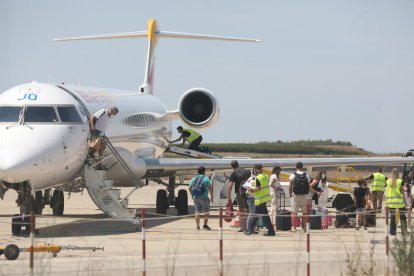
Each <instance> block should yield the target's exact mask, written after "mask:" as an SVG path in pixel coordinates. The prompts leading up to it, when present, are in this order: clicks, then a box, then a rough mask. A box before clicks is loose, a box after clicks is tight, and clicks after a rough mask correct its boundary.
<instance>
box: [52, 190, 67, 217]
mask: <svg viewBox="0 0 414 276" xmlns="http://www.w3.org/2000/svg"><path fill="white" fill-rule="evenodd" d="M50 206H51V207H52V210H53V215H54V216H62V215H63V210H64V209H65V198H64V194H63V192H62V191H59V190H54V191H53V195H52V199H51V202H50Z"/></svg>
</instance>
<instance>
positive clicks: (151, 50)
mask: <svg viewBox="0 0 414 276" xmlns="http://www.w3.org/2000/svg"><path fill="white" fill-rule="evenodd" d="M158 33H159V28H158V23H157V20H155V19H150V20H148V32H147V36H148V49H147V62H146V64H145V76H144V82H143V84H142V85H141V87H140V88H139V92H140V93H146V94H151V95H152V94H153V92H154V90H153V89H154V87H153V85H154V63H155V47H156V45H157V40H158V35H157V34H158Z"/></svg>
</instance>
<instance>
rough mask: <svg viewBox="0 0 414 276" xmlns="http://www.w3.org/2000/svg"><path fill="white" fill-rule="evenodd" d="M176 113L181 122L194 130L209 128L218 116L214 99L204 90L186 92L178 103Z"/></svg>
mask: <svg viewBox="0 0 414 276" xmlns="http://www.w3.org/2000/svg"><path fill="white" fill-rule="evenodd" d="M178 111H179V116H180V118H181V120H183V121H184V122H185V123H186V124H188V125H190V126H192V127H195V128H205V127H208V126H210V125H211V124H213V123H215V122H216V121H217V120H218V118H219V114H220V108H219V104H218V102H217V100H216V98H215V97H214V96H213V94H211V92H210V91H208V90H207V89H204V88H192V89H189V90H187V91H186V92H185V93H184V94H183V95H182V96H181V98H180V101H179V102H178Z"/></svg>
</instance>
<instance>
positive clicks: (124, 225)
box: [36, 208, 191, 238]
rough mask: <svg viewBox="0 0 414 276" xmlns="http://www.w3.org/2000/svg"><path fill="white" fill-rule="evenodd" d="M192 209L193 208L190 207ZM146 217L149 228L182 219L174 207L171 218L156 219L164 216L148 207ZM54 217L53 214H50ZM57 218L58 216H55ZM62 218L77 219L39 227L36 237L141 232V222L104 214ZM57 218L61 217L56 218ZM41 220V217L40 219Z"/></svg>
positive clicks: (71, 215)
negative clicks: (114, 217)
mask: <svg viewBox="0 0 414 276" xmlns="http://www.w3.org/2000/svg"><path fill="white" fill-rule="evenodd" d="M190 209H191V208H190ZM146 212H147V213H148V215H146V218H149V219H150V220H148V221H147V222H146V227H147V228H148V229H150V228H153V227H156V226H160V225H163V224H166V223H169V222H172V221H177V220H179V219H181V218H180V217H175V215H176V211H175V209H174V208H171V209H169V210H168V213H167V215H169V216H174V217H171V218H167V217H165V219H159V220H157V219H154V220H152V219H153V218H163V216H159V215H156V214H155V213H156V210H155V208H147V209H146ZM50 217H53V216H50ZM53 218H56V217H53ZM61 218H65V219H66V218H72V219H77V220H74V221H71V222H65V223H59V224H55V225H50V226H45V227H37V230H38V234H37V235H36V237H39V238H51V237H79V236H101V235H119V234H127V233H134V232H141V224H139V223H138V224H134V223H133V222H130V221H125V220H115V219H111V218H109V217H108V216H105V215H103V214H92V215H84V214H79V215H77V214H70V215H63V216H62V217H61ZM56 219H57V220H58V219H59V218H56ZM38 221H39V222H40V219H39V220H38Z"/></svg>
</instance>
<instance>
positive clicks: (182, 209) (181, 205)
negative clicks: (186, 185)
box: [176, 190, 189, 216]
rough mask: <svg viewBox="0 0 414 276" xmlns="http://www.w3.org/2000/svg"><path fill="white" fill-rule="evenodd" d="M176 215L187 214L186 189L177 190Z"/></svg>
mask: <svg viewBox="0 0 414 276" xmlns="http://www.w3.org/2000/svg"><path fill="white" fill-rule="evenodd" d="M176 200H177V204H176V206H177V215H178V216H183V215H188V214H189V213H188V195H187V191H186V190H179V191H178V197H177V199H176Z"/></svg>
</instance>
